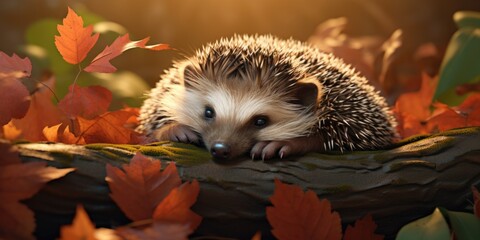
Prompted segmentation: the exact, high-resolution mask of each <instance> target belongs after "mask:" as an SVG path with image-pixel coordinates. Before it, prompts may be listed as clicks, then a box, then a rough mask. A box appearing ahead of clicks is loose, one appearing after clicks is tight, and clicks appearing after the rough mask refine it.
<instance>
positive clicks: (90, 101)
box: [58, 85, 112, 119]
mask: <svg viewBox="0 0 480 240" xmlns="http://www.w3.org/2000/svg"><path fill="white" fill-rule="evenodd" d="M111 101H112V93H111V92H110V91H109V90H108V89H106V88H104V87H101V86H89V87H80V86H78V85H75V86H73V85H71V86H70V87H69V91H68V94H67V95H66V96H65V97H64V98H63V99H62V100H61V101H60V102H59V103H58V107H59V108H60V109H61V110H62V111H63V112H64V113H65V114H67V116H68V117H70V118H75V117H83V118H86V119H93V118H95V117H98V116H99V115H101V114H103V113H105V112H106V111H107V109H108V106H110V102H111Z"/></svg>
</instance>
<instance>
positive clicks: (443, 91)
mask: <svg viewBox="0 0 480 240" xmlns="http://www.w3.org/2000/svg"><path fill="white" fill-rule="evenodd" d="M454 19H455V21H456V22H457V25H458V26H459V27H460V29H459V30H458V31H457V32H456V33H455V34H454V35H453V37H452V39H451V40H450V43H449V45H448V48H447V50H446V52H445V57H444V59H443V62H442V66H441V68H440V75H439V82H438V87H437V89H436V92H435V96H434V100H440V101H441V102H443V103H446V104H448V105H451V106H453V105H458V104H460V103H461V102H462V101H463V100H464V99H465V98H466V96H458V95H456V94H455V87H456V86H458V85H461V84H464V83H474V82H478V81H479V80H480V78H479V76H480V61H478V59H479V57H478V56H480V26H479V23H480V13H474V12H457V13H455V15H454Z"/></svg>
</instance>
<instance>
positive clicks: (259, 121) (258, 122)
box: [253, 116, 268, 128]
mask: <svg viewBox="0 0 480 240" xmlns="http://www.w3.org/2000/svg"><path fill="white" fill-rule="evenodd" d="M267 123H268V117H266V116H258V117H255V118H254V119H253V125H255V127H258V128H264V127H265V126H266V125H267Z"/></svg>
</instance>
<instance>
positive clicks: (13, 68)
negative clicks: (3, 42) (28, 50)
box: [0, 51, 32, 78]
mask: <svg viewBox="0 0 480 240" xmlns="http://www.w3.org/2000/svg"><path fill="white" fill-rule="evenodd" d="M0 73H1V74H0V76H1V75H2V74H7V75H11V74H13V75H15V77H17V78H22V77H29V76H30V74H31V73H32V63H31V62H30V59H29V58H27V57H25V58H24V59H22V58H20V57H19V56H17V55H16V54H15V53H14V54H13V55H12V56H11V57H9V56H8V55H7V54H5V53H4V52H2V51H0Z"/></svg>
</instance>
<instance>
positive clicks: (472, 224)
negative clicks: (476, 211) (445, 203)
mask: <svg viewBox="0 0 480 240" xmlns="http://www.w3.org/2000/svg"><path fill="white" fill-rule="evenodd" d="M440 211H441V212H442V214H443V216H444V217H446V218H447V219H449V220H450V224H451V227H452V229H453V232H454V233H455V235H456V236H457V239H458V240H478V239H480V219H478V218H477V217H476V216H475V215H473V214H472V213H464V212H454V211H448V210H446V209H444V208H440Z"/></svg>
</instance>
